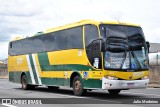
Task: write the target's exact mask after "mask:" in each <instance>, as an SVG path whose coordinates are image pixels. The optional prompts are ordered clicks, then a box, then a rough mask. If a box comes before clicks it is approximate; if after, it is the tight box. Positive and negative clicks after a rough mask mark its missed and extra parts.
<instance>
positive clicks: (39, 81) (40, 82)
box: [32, 54, 42, 85]
mask: <svg viewBox="0 0 160 107" xmlns="http://www.w3.org/2000/svg"><path fill="white" fill-rule="evenodd" d="M32 59H33V64H34V67H35V71H36V74H37V78H38V83H39V84H40V85H42V81H41V78H40V75H39V72H38V68H37V64H36V59H35V56H34V54H32Z"/></svg>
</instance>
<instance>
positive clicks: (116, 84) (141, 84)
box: [102, 77, 149, 90]
mask: <svg viewBox="0 0 160 107" xmlns="http://www.w3.org/2000/svg"><path fill="white" fill-rule="evenodd" d="M148 82H149V79H145V80H109V79H106V78H105V77H103V78H102V89H104V90H105V89H107V90H108V89H136V88H146V87H147V85H148Z"/></svg>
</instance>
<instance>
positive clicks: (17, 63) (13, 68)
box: [8, 55, 32, 84]
mask: <svg viewBox="0 0 160 107" xmlns="http://www.w3.org/2000/svg"><path fill="white" fill-rule="evenodd" d="M22 73H25V74H26V76H27V80H28V83H29V84H31V83H32V82H31V78H30V73H29V68H28V64H27V59H26V55H19V56H8V75H9V81H10V82H15V83H21V75H22Z"/></svg>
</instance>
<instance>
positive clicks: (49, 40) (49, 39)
mask: <svg viewBox="0 0 160 107" xmlns="http://www.w3.org/2000/svg"><path fill="white" fill-rule="evenodd" d="M55 36H56V35H55V33H49V34H45V35H43V51H52V50H54V42H55Z"/></svg>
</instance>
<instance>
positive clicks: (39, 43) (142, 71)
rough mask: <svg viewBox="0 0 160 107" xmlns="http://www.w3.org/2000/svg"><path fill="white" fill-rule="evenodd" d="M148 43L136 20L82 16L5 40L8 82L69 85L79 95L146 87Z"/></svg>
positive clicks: (25, 85)
mask: <svg viewBox="0 0 160 107" xmlns="http://www.w3.org/2000/svg"><path fill="white" fill-rule="evenodd" d="M148 49H149V42H147V41H146V40H145V36H144V34H143V30H142V28H141V27H140V26H139V25H136V24H130V23H124V22H111V21H95V20H82V21H80V22H76V23H72V24H67V25H64V26H60V27H57V28H51V29H48V30H46V31H43V32H39V33H38V34H35V35H34V36H31V37H26V38H19V39H16V40H12V41H10V43H9V51H8V53H9V55H8V71H9V81H10V82H14V83H20V84H22V89H25V90H27V89H34V88H35V87H36V86H47V87H48V88H51V89H58V88H59V87H60V86H61V87H63V86H65V87H66V86H67V87H69V88H73V93H74V94H75V95H77V96H81V95H85V94H86V92H87V91H91V90H95V89H101V90H108V92H109V93H110V94H113V95H115V94H119V93H120V91H121V90H128V89H138V88H146V87H147V85H148V82H149V69H148V63H149V59H148Z"/></svg>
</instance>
